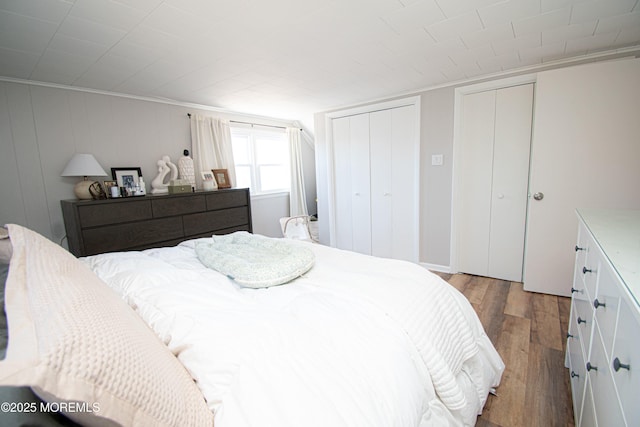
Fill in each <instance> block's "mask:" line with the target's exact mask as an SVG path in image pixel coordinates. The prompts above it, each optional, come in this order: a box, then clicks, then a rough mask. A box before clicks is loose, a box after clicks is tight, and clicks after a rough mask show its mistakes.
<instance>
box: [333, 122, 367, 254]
mask: <svg viewBox="0 0 640 427" xmlns="http://www.w3.org/2000/svg"><path fill="white" fill-rule="evenodd" d="M369 157H370V156H369V115H368V114H359V115H357V116H351V118H350V144H349V159H350V163H349V164H348V167H349V169H350V172H351V194H352V199H351V200H352V202H351V208H352V211H351V224H350V226H351V230H352V234H353V247H352V249H353V250H354V251H356V252H360V253H363V254H371V179H370V175H369V171H370V166H369ZM340 161H341V162H342V159H340Z"/></svg>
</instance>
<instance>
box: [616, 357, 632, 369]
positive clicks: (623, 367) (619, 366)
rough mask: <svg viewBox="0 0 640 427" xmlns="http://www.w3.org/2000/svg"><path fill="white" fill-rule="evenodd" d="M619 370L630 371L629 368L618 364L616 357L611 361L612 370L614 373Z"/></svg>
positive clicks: (618, 360)
mask: <svg viewBox="0 0 640 427" xmlns="http://www.w3.org/2000/svg"><path fill="white" fill-rule="evenodd" d="M620 368H622V369H626V370H627V371H628V370H630V369H631V366H630V365H625V364H624V363H620V359H618V358H617V357H616V358H615V359H613V369H614V371H616V372H618V371H619V370H620Z"/></svg>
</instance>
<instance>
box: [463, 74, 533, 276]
mask: <svg viewBox="0 0 640 427" xmlns="http://www.w3.org/2000/svg"><path fill="white" fill-rule="evenodd" d="M463 102H464V105H463V126H462V128H463V135H462V147H461V150H462V155H461V173H462V179H461V180H460V182H461V185H462V189H461V190H462V191H461V194H462V197H461V215H460V222H459V224H458V225H459V229H460V232H459V242H460V243H459V247H460V251H459V269H460V271H462V272H465V273H470V274H477V275H481V276H489V277H496V278H499V279H505V280H511V281H516V282H520V281H522V267H523V260H524V239H525V224H526V208H527V190H528V176H529V152H530V146H531V118H532V107H533V85H532V84H528V85H522V86H514V87H509V88H505V89H499V90H492V91H486V92H480V93H475V94H470V95H466V96H465V97H464V101H463Z"/></svg>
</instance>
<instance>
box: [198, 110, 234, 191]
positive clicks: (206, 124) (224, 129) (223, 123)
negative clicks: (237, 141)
mask: <svg viewBox="0 0 640 427" xmlns="http://www.w3.org/2000/svg"><path fill="white" fill-rule="evenodd" d="M191 147H192V149H193V163H194V166H195V174H196V185H197V188H199V189H202V174H201V172H203V171H205V172H206V171H211V169H226V170H227V172H228V174H229V180H230V181H231V185H232V186H235V183H236V167H235V162H234V161H233V147H232V146H231V129H230V128H229V121H228V120H223V119H217V118H213V117H205V116H201V115H199V114H192V115H191Z"/></svg>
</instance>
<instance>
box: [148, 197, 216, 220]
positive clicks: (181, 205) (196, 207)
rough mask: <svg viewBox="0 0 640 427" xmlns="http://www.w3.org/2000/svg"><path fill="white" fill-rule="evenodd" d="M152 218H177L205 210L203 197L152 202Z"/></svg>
mask: <svg viewBox="0 0 640 427" xmlns="http://www.w3.org/2000/svg"><path fill="white" fill-rule="evenodd" d="M151 206H152V209H153V217H154V218H162V217H165V216H177V215H184V214H190V213H196V212H204V211H205V210H206V202H205V196H191V197H180V196H176V197H173V198H167V199H158V200H152V201H151Z"/></svg>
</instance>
